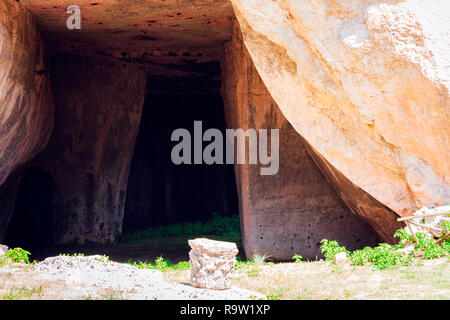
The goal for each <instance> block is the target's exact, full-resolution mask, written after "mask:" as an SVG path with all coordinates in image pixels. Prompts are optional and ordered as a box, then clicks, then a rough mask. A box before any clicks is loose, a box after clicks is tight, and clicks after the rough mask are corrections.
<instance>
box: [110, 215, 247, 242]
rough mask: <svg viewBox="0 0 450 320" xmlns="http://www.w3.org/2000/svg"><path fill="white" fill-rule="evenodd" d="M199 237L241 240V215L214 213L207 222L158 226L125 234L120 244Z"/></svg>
mask: <svg viewBox="0 0 450 320" xmlns="http://www.w3.org/2000/svg"><path fill="white" fill-rule="evenodd" d="M199 235H215V236H220V237H221V238H226V239H236V238H240V235H241V229H240V220H239V215H233V216H231V217H223V216H220V215H219V214H218V213H217V212H213V213H212V218H211V219H210V220H209V221H207V222H205V223H202V222H186V223H181V224H173V225H168V226H158V227H153V228H148V229H144V230H139V231H135V232H132V233H128V234H124V235H122V236H121V238H120V239H119V241H120V242H126V243H137V242H144V241H147V240H150V239H155V238H161V237H181V236H182V237H195V236H199Z"/></svg>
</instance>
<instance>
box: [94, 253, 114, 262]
mask: <svg viewBox="0 0 450 320" xmlns="http://www.w3.org/2000/svg"><path fill="white" fill-rule="evenodd" d="M94 259H95V261H98V262H103V263H109V262H111V260H109V257H108V256H105V255H102V256H99V257H95V258H94Z"/></svg>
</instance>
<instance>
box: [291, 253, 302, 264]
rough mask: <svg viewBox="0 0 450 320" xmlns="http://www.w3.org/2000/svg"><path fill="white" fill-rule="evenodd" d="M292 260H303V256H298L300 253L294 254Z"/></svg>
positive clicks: (297, 261)
mask: <svg viewBox="0 0 450 320" xmlns="http://www.w3.org/2000/svg"><path fill="white" fill-rule="evenodd" d="M292 260H294V261H295V262H296V263H299V262H303V257H302V256H300V255H298V254H295V255H294V256H293V257H292Z"/></svg>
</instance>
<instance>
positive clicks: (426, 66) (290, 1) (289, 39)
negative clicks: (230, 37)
mask: <svg viewBox="0 0 450 320" xmlns="http://www.w3.org/2000/svg"><path fill="white" fill-rule="evenodd" d="M232 3H233V5H234V9H235V13H236V16H237V19H238V21H239V23H240V25H241V28H242V32H243V37H244V42H245V44H246V47H247V48H248V50H249V53H250V56H251V57H252V59H253V61H254V63H255V66H256V69H257V70H258V71H259V74H260V75H261V78H262V79H263V81H264V83H265V85H266V86H267V88H268V90H269V92H270V94H271V96H272V97H273V98H274V100H275V101H276V102H277V104H278V105H279V107H280V109H281V111H282V112H283V114H284V115H285V116H286V118H287V119H288V120H289V122H290V123H291V124H292V126H293V127H294V128H295V130H296V131H297V132H298V133H300V134H301V135H302V137H304V138H305V139H306V141H307V142H308V145H309V146H310V147H309V148H308V149H309V150H310V153H311V154H314V153H315V157H314V158H315V160H316V162H317V163H318V164H319V166H320V167H321V169H322V172H323V173H324V174H325V175H326V176H327V178H328V180H329V181H330V182H331V183H332V184H333V186H334V187H335V189H336V190H337V191H338V193H339V194H340V196H341V197H342V199H344V200H345V202H346V203H347V204H348V205H349V207H350V208H352V210H353V211H354V212H356V213H358V214H360V215H361V216H363V217H364V218H365V219H367V220H369V221H371V224H372V225H373V226H374V228H376V229H377V231H378V232H379V234H380V235H381V236H383V237H384V238H385V239H386V240H389V238H390V236H392V233H393V231H394V230H395V228H396V226H395V215H392V212H391V211H390V210H389V209H392V210H393V211H395V212H396V213H397V214H399V215H405V214H408V213H411V212H412V211H414V210H415V209H417V208H419V207H421V206H432V205H439V204H443V203H448V202H449V200H450V162H449V161H448V159H449V158H450V157H449V156H450V148H449V145H450V143H449V142H450V134H449V129H448V124H449V123H450V113H449V106H450V104H449V102H450V99H449V87H450V74H449V70H450V69H449V67H448V66H449V60H448V59H449V57H450V43H449V41H450V40H449V37H448V34H449V32H450V30H449V29H448V28H449V24H448V22H447V21H448V16H449V14H450V12H449V6H448V4H447V3H446V2H443V1H434V0H433V1H427V2H424V1H422V2H421V1H412V0H409V1H408V0H407V1H394V2H386V1H364V0H358V1H354V0H344V1H325V0H307V1H295V0H286V1H281V0H275V1H272V0H232ZM364 192H365V193H367V196H365V195H364ZM377 202H378V204H377ZM384 206H386V207H384ZM388 208H389V209H388Z"/></svg>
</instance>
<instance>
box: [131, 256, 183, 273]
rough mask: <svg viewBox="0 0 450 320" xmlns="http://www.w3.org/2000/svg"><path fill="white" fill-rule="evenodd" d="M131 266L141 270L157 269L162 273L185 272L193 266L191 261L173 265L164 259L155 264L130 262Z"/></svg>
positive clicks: (159, 259)
mask: <svg viewBox="0 0 450 320" xmlns="http://www.w3.org/2000/svg"><path fill="white" fill-rule="evenodd" d="M128 264H129V265H132V266H134V267H137V268H139V269H156V270H160V271H163V272H165V271H183V270H189V269H190V268H191V265H190V263H189V261H181V262H179V263H177V264H172V262H171V261H170V260H166V259H163V257H158V258H157V259H156V260H155V263H144V262H142V261H137V262H128Z"/></svg>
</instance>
